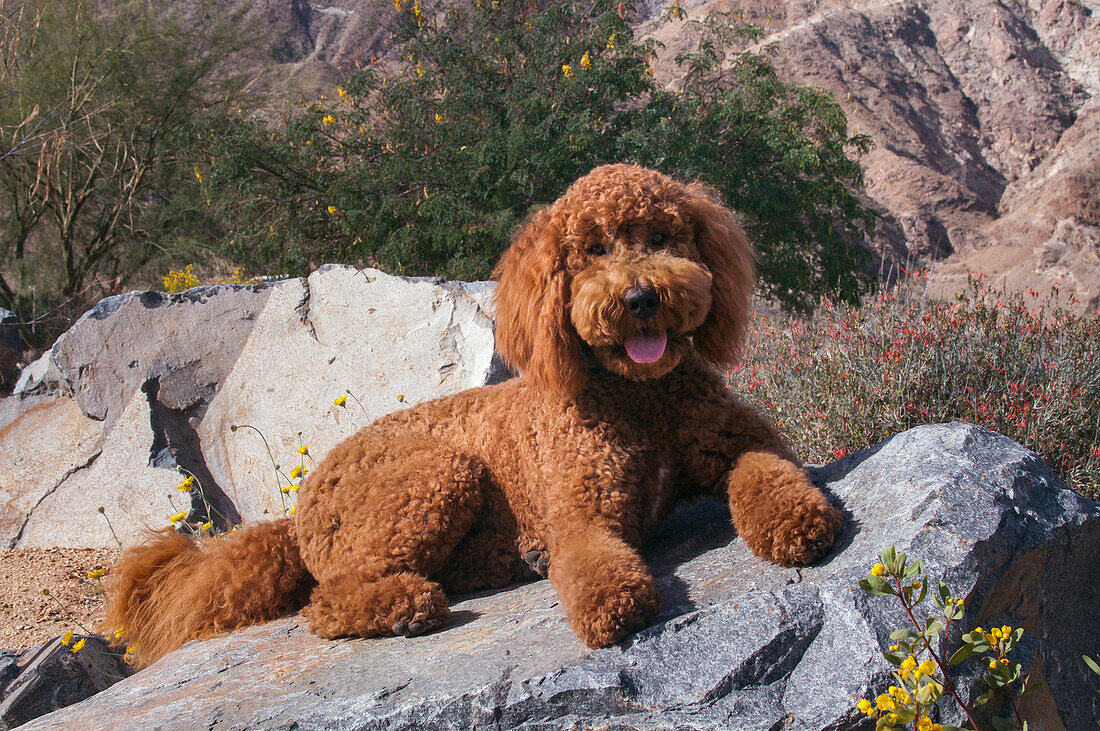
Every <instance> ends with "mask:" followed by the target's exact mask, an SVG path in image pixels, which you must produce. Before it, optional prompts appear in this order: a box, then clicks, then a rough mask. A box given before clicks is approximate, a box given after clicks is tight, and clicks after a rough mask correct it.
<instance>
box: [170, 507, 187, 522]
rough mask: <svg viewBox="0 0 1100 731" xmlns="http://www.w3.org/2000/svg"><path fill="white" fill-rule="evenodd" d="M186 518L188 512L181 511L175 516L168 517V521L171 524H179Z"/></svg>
mask: <svg viewBox="0 0 1100 731" xmlns="http://www.w3.org/2000/svg"><path fill="white" fill-rule="evenodd" d="M186 517H187V511H186V510H181V511H179V512H178V513H176V514H175V515H169V516H168V521H169V522H170V523H179V522H180V521H182V520H183V519H184V518H186Z"/></svg>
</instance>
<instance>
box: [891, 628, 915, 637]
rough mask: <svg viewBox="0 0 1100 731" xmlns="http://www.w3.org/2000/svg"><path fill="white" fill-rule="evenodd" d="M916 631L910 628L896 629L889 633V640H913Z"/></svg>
mask: <svg viewBox="0 0 1100 731" xmlns="http://www.w3.org/2000/svg"><path fill="white" fill-rule="evenodd" d="M917 637H918V635H917V633H916V632H914V631H913V630H911V629H896V630H894V631H893V632H891V633H890V639H891V640H915V639H916V638H917Z"/></svg>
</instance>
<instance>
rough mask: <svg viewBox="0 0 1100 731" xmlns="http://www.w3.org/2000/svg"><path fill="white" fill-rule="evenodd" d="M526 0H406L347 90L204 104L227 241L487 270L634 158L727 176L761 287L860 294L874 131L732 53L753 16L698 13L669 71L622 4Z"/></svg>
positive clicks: (800, 298)
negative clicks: (865, 171) (224, 113)
mask: <svg viewBox="0 0 1100 731" xmlns="http://www.w3.org/2000/svg"><path fill="white" fill-rule="evenodd" d="M398 5H401V2H398ZM532 5H533V4H532V3H527V2H520V1H518V0H499V1H496V2H489V1H487V0H477V1H475V2H474V3H472V4H471V5H469V6H467V5H465V4H463V3H455V4H453V5H451V4H445V5H441V7H440V8H439V9H438V10H437V11H432V12H431V13H429V11H428V10H425V9H423V8H422V7H421V5H420V3H419V1H418V0H417V1H415V2H413V3H412V4H405V5H404V6H403V7H402V8H401V12H400V13H399V15H398V20H397V25H396V27H395V28H394V37H393V48H394V52H393V53H392V54H391V55H390V56H388V57H387V59H385V60H382V61H379V62H377V63H373V64H371V65H369V66H367V67H365V68H356V69H350V70H349V72H348V74H347V77H346V80H345V81H344V83H343V85H342V86H341V87H340V88H339V93H338V94H337V95H336V98H333V99H331V100H320V101H318V102H316V103H313V104H310V105H308V106H306V107H305V108H304V109H301V110H299V111H297V112H296V113H291V114H287V115H285V116H283V117H282V118H281V119H278V120H275V121H273V122H272V121H267V120H264V119H260V118H254V119H247V118H244V117H241V116H237V117H229V118H222V119H218V120H214V119H212V120H211V121H210V126H209V128H208V129H207V130H206V135H205V136H204V139H206V140H207V141H208V146H207V147H206V149H205V155H206V163H205V165H203V166H202V175H203V180H204V183H203V185H204V191H205V192H206V194H207V197H208V198H209V199H210V201H211V204H212V206H213V207H214V208H215V209H216V211H217V214H218V216H219V218H220V220H221V221H222V222H223V223H224V225H225V226H226V227H227V229H228V230H229V236H227V239H228V240H229V242H228V244H227V249H226V251H227V254H228V256H229V258H231V259H234V260H235V261H237V262H238V263H242V264H246V265H247V266H249V267H251V268H253V269H255V270H267V271H268V272H270V271H271V270H272V269H274V270H276V271H284V272H290V271H303V270H305V269H307V268H308V267H309V266H311V265H316V264H319V263H321V262H323V261H333V260H337V261H357V262H362V263H369V264H378V265H382V266H384V267H387V268H389V269H391V270H394V271H397V272H404V273H408V274H439V275H445V276H453V277H462V278H473V277H484V276H486V275H487V274H488V273H489V271H490V270H491V267H492V264H493V262H494V261H495V259H496V257H497V256H498V254H499V253H500V251H501V250H502V249H503V248H504V246H506V245H507V243H508V240H509V238H510V236H511V234H512V232H513V230H514V229H515V227H516V226H517V225H518V224H519V223H520V222H521V221H522V220H523V219H524V217H525V216H527V215H528V214H529V213H530V211H531V210H532V209H533V208H535V207H537V206H539V205H542V204H546V203H549V202H551V201H553V200H554V199H555V198H556V197H557V196H559V195H560V194H561V193H562V192H564V190H565V189H566V187H568V185H569V184H570V183H571V182H572V181H573V180H575V179H576V178H578V177H579V176H581V175H583V174H584V173H586V172H587V171H588V170H590V169H591V168H593V167H594V166H596V165H599V164H602V163H606V162H620V161H634V162H638V163H641V164H644V165H650V166H653V167H657V168H658V169H660V170H662V171H664V172H667V173H669V174H672V175H676V176H680V177H682V178H687V179H695V178H698V179H702V180H704V181H706V182H708V183H710V184H712V185H714V186H715V187H717V188H718V189H719V190H720V191H721V193H722V194H723V195H724V197H725V199H726V201H727V203H729V204H730V205H731V206H732V207H734V208H735V209H737V210H738V211H740V212H741V214H742V215H743V217H744V220H745V223H746V226H747V227H748V229H749V230H750V232H751V233H752V235H753V237H754V239H755V241H756V242H757V246H758V249H759V251H760V253H761V257H760V259H761V262H760V270H761V274H762V280H763V285H764V288H765V291H767V292H768V293H769V294H771V295H773V296H775V297H777V298H778V299H780V300H781V301H783V302H784V303H786V304H788V305H792V306H796V307H798V306H805V305H806V304H807V303H809V302H810V301H812V300H813V299H814V298H815V297H816V296H817V295H818V294H820V293H824V292H829V293H833V294H834V295H840V296H841V297H843V298H845V299H854V298H856V297H857V296H858V293H859V291H860V288H861V281H862V280H861V265H862V263H863V253H862V249H861V248H860V247H859V245H858V241H859V240H860V239H861V237H862V236H864V235H867V234H868V233H869V232H870V231H871V229H872V228H873V226H874V220H875V219H874V216H873V214H872V213H870V212H869V211H868V210H866V209H865V208H863V207H862V206H861V205H860V204H859V202H858V200H857V199H856V197H855V196H854V194H853V192H852V191H853V190H854V189H855V188H857V187H858V186H859V185H860V184H861V182H862V181H861V176H860V170H859V167H858V165H857V164H856V163H854V162H853V161H852V160H850V159H849V158H848V157H847V156H846V152H847V151H855V152H861V151H863V150H865V149H866V147H867V145H868V141H867V139H866V138H864V137H849V136H848V135H847V130H846V120H845V118H844V115H843V113H842V112H841V110H840V108H839V106H838V105H837V104H836V103H835V102H833V101H832V100H831V98H830V97H828V96H827V95H826V94H824V93H822V92H820V91H816V90H811V89H804V88H800V87H796V86H793V85H791V84H787V83H784V82H782V81H781V80H780V79H779V78H778V77H777V75H776V73H775V70H774V69H773V68H772V66H771V64H770V63H769V61H768V59H767V56H766V55H761V54H758V53H750V52H736V53H734V52H733V51H734V49H735V48H737V47H739V46H743V45H745V44H746V42H748V41H751V40H753V39H754V38H755V31H754V29H752V28H751V27H749V26H747V25H745V24H744V23H741V22H739V21H737V20H736V19H735V18H734V17H733V16H732V15H729V14H726V15H716V16H712V17H711V18H709V19H708V20H707V21H706V22H704V23H690V24H688V26H687V27H686V31H687V32H691V33H694V34H696V36H697V40H698V43H697V50H696V51H694V52H692V53H689V54H685V55H683V56H682V57H681V58H679V59H677V61H678V63H680V65H681V67H682V69H683V70H684V71H685V72H686V78H685V80H684V82H683V84H682V85H681V86H680V87H679V88H676V89H669V88H665V87H664V86H662V85H661V84H660V83H658V81H657V80H656V79H655V78H654V75H653V71H652V68H651V65H652V63H653V62H654V60H655V57H656V50H657V49H656V48H655V45H654V43H653V41H651V40H639V39H638V38H636V37H635V35H634V32H633V30H632V28H631V26H630V24H629V22H628V18H629V5H630V3H628V2H627V3H618V2H614V1H613V0H595V1H593V0H585V1H584V2H580V1H578V0H567V1H566V2H559V3H546V4H545V7H542V8H538V7H534V8H532ZM674 14H676V13H675V12H674ZM667 22H680V20H679V19H677V18H670V19H668V20H667ZM731 54H732V55H731Z"/></svg>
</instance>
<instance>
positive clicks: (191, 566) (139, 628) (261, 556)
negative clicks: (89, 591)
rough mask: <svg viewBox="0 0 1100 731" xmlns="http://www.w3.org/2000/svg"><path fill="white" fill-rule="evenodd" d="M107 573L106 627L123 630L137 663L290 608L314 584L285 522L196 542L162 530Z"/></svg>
mask: <svg viewBox="0 0 1100 731" xmlns="http://www.w3.org/2000/svg"><path fill="white" fill-rule="evenodd" d="M242 568H247V570H243V571H242ZM112 576H113V580H112V583H113V590H112V593H111V602H110V605H109V606H108V608H107V618H106V620H105V626H106V628H108V629H109V630H115V629H122V631H123V633H124V638H125V640H126V641H127V642H128V644H129V645H130V646H131V647H132V648H133V652H134V661H135V663H136V664H137V665H139V666H144V665H147V664H149V663H150V662H152V661H153V660H156V659H157V658H159V657H160V656H162V655H164V654H165V653H168V652H171V651H172V650H174V649H176V648H177V647H179V646H180V645H182V644H183V643H185V642H187V641H188V640H191V639H195V638H198V637H210V636H213V635H217V634H221V633H223V632H228V631H229V630H233V629H237V628H238V627H243V626H245V625H249V624H256V623H258V622H265V621H267V620H269V619H275V618H276V617H280V616H282V615H284V614H286V613H287V612H291V611H294V610H295V609H298V608H299V607H301V606H302V604H303V603H304V601H305V599H306V597H307V596H308V595H309V589H310V587H311V586H312V584H313V581H312V579H311V577H310V575H309V574H308V573H306V569H305V565H304V564H303V563H302V558H301V556H300V555H299V552H298V542H297V526H295V524H294V522H293V521H290V520H278V521H270V522H265V523H258V524H256V525H253V526H249V527H248V528H245V529H244V530H241V531H238V532H235V533H232V534H229V535H226V536H224V537H220V538H218V539H206V540H203V541H201V542H198V541H194V540H192V539H190V538H187V537H186V536H183V535H180V534H179V533H176V532H175V531H173V530H172V529H171V528H166V529H165V530H161V531H157V532H156V533H153V534H152V535H150V536H149V538H148V540H147V541H146V542H145V543H143V544H141V545H138V546H135V547H133V548H130V549H128V550H127V551H125V552H124V553H123V555H122V561H121V562H120V563H119V565H118V567H117V568H116V569H115V570H114V571H113V572H112Z"/></svg>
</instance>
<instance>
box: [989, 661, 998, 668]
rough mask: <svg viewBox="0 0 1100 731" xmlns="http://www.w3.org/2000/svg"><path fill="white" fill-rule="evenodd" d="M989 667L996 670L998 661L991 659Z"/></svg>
mask: <svg viewBox="0 0 1100 731" xmlns="http://www.w3.org/2000/svg"><path fill="white" fill-rule="evenodd" d="M989 669H990V670H996V669H997V661H996V660H990V661H989Z"/></svg>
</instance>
